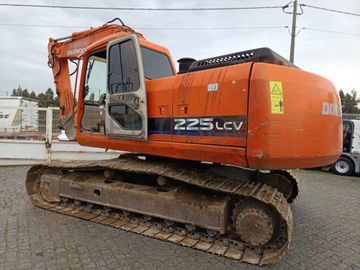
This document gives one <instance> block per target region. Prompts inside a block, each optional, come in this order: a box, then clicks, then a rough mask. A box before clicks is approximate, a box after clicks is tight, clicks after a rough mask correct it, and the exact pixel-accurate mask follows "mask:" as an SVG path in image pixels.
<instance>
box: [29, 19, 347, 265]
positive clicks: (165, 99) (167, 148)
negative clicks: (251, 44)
mask: <svg viewBox="0 0 360 270" xmlns="http://www.w3.org/2000/svg"><path fill="white" fill-rule="evenodd" d="M118 20H119V22H120V23H119V24H116V23H115V20H113V21H111V22H108V23H106V24H105V25H103V26H100V27H97V28H91V29H88V30H85V31H83V32H77V33H73V34H72V35H71V36H68V37H64V38H60V39H50V41H49V47H48V48H49V66H50V67H51V68H52V71H53V75H54V79H55V85H56V90H57V94H58V96H59V102H60V109H61V116H62V121H61V127H62V128H63V129H65V130H66V133H67V135H68V137H70V138H73V139H76V140H77V142H79V144H81V145H85V146H92V147H100V148H105V149H117V150H123V151H126V152H127V154H123V155H120V157H119V158H117V159H112V160H103V161H77V162H71V163H69V162H55V161H53V162H50V163H47V164H41V165H34V166H32V167H31V168H30V169H29V171H28V174H27V180H26V187H27V192H28V195H29V197H30V198H31V200H32V202H33V204H34V205H36V206H38V207H41V208H44V209H47V210H49V211H53V212H57V213H61V214H64V215H70V216H74V217H78V218H81V219H85V220H88V221H92V222H97V223H101V224H104V225H108V226H112V227H114V228H118V229H122V230H125V231H131V232H134V233H137V234H141V235H145V236H148V237H153V238H156V239H160V240H164V241H168V242H172V243H175V244H178V245H182V246H186V247H189V248H194V249H198V250H202V251H205V252H209V253H213V254H216V255H219V256H224V257H227V258H231V259H234V260H238V261H242V262H247V263H251V264H259V265H262V264H268V263H273V262H276V261H278V260H279V258H280V257H281V255H282V254H283V253H284V252H285V251H286V250H287V249H288V248H289V244H290V240H291V233H292V226H293V223H292V211H291V208H290V203H291V202H292V201H293V200H294V199H295V197H296V195H297V193H298V180H297V176H296V171H295V170H293V169H297V168H310V167H320V166H325V165H329V164H332V163H334V162H335V161H336V160H337V159H338V157H339V156H340V154H341V146H342V145H341V136H342V124H341V109H340V103H339V96H338V94H337V91H336V90H335V88H334V86H333V84H332V83H331V82H330V81H328V80H326V79H325V78H322V77H320V76H318V75H315V74H312V73H309V72H306V71H303V70H301V69H300V68H298V67H297V66H295V65H293V64H292V63H290V62H289V61H287V60H286V59H284V58H283V57H281V56H280V55H278V54H277V53H275V52H274V51H272V50H270V49H268V48H259V49H252V50H247V51H240V52H236V53H232V54H227V55H222V56H217V57H211V58H207V59H202V60H195V59H192V58H182V59H180V60H179V61H178V62H179V65H180V66H179V72H177V71H176V69H175V66H174V63H173V61H172V59H171V56H170V53H169V51H168V50H167V49H166V48H164V47H162V46H159V45H156V44H154V43H152V42H150V41H148V40H146V39H145V38H144V36H143V35H141V34H140V33H137V32H135V31H134V30H133V29H131V28H130V27H128V26H126V25H124V24H123V23H122V21H121V20H120V19H118ZM69 61H71V62H73V63H74V64H75V66H76V69H75V71H74V72H72V73H71V74H70V71H69ZM72 75H74V77H75V79H74V80H73V81H74V82H75V83H74V84H75V87H74V90H73V87H72V84H71V76H72ZM76 93H77V94H76Z"/></svg>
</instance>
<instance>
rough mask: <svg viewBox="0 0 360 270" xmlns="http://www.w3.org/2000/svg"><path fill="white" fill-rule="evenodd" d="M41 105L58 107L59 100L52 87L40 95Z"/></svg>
mask: <svg viewBox="0 0 360 270" xmlns="http://www.w3.org/2000/svg"><path fill="white" fill-rule="evenodd" d="M38 100H39V107H56V106H58V101H57V99H56V98H54V92H53V90H52V89H51V88H48V89H47V90H46V92H45V93H40V94H39V95H38Z"/></svg>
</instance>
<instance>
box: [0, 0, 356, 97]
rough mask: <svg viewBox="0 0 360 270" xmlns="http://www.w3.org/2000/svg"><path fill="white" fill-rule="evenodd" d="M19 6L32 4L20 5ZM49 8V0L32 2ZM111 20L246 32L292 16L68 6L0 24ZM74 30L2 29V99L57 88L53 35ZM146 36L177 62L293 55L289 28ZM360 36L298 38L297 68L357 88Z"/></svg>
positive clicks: (344, 26)
mask: <svg viewBox="0 0 360 270" xmlns="http://www.w3.org/2000/svg"><path fill="white" fill-rule="evenodd" d="M16 2H17V3H29V1H25V0H22V1H20V0H18V1H16ZM286 2H287V1H281V0H256V1H251V0H242V1H235V0H229V1H222V2H221V3H219V1H217V0H209V1H206V2H205V1H194V0H193V1H177V2H170V1H166V0H157V1H155V0H153V1H145V0H138V1H131V2H125V1H116V0H103V1H90V0H89V1H85V0H81V1H74V0H68V1H61V0H54V1H51V4H53V5H88V6H123V7H130V6H132V7H201V6H207V7H217V6H219V5H221V6H226V7H231V6H261V5H283V4H285V3H286ZM32 3H34V4H35V3H36V4H41V3H44V4H49V3H50V2H49V1H32ZM304 3H306V4H310V5H317V6H325V7H329V8H335V9H341V10H346V11H352V12H357V13H359V12H360V2H359V1H358V0H348V1H342V2H341V5H339V1H337V0H304ZM304 10H305V13H304V14H303V15H301V16H298V26H299V28H302V27H308V28H319V29H326V30H332V31H340V32H352V33H360V18H359V17H354V16H346V15H341V14H336V13H330V12H325V11H320V10H314V9H310V8H304ZM114 17H120V18H122V19H123V20H124V21H125V23H126V24H128V25H130V26H132V27H135V28H136V27H138V28H141V27H161V28H163V27H246V26H285V25H288V26H290V24H291V15H287V14H284V13H283V12H282V11H281V9H274V10H273V9H271V10H260V11H216V12H210V11H205V12H198V11H197V12H195V11H194V12H160V11H157V12H146V11H95V10H65V9H35V8H10V7H0V24H4V23H20V24H40V25H79V26H98V25H101V24H103V23H105V22H106V21H108V20H111V19H112V18H114ZM79 30H83V29H78V28H75V29H70V28H36V27H34V28H31V27H10V26H1V25H0V36H1V42H0V52H1V57H0V70H1V72H0V94H4V93H5V91H9V92H11V90H12V89H13V88H15V87H17V86H18V85H21V86H22V87H27V88H28V89H31V90H36V91H38V92H39V91H44V90H46V89H47V88H48V87H52V88H53V87H54V86H53V78H52V73H51V70H50V69H49V68H48V67H47V42H48V39H49V37H61V36H67V35H69V34H71V32H72V31H79ZM140 32H142V33H143V34H144V35H145V37H146V38H147V39H148V40H150V41H152V42H154V43H158V44H161V45H163V46H166V47H167V48H168V49H169V50H170V52H171V53H172V55H173V57H174V61H176V60H177V59H178V58H180V57H185V56H189V57H193V58H196V59H200V58H204V57H210V56H216V55H221V54H224V53H230V52H235V51H241V50H246V49H251V48H256V47H263V46H265V47H270V48H272V49H273V50H274V51H276V52H278V53H279V54H281V55H283V56H284V57H286V58H287V57H288V56H289V47H290V35H289V34H288V32H287V30H286V29H251V30H249V29H248V30H213V31H208V30H202V31H201V30H197V31H179V30H177V31H176V30H151V29H147V30H143V31H140ZM359 48H360V36H347V35H339V34H331V33H323V32H314V31H309V30H302V31H301V32H300V33H299V35H298V36H297V40H296V54H295V63H296V64H297V65H298V66H300V67H301V68H303V69H305V70H309V71H311V72H314V73H317V74H320V75H323V76H326V77H327V78H328V79H330V80H332V81H333V82H334V83H335V85H336V86H337V88H342V89H344V90H345V91H350V90H351V89H353V88H356V89H358V90H360V76H359V74H360V64H359V63H360V50H359Z"/></svg>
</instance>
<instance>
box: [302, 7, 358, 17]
mask: <svg viewBox="0 0 360 270" xmlns="http://www.w3.org/2000/svg"><path fill="white" fill-rule="evenodd" d="M300 6H303V7H309V8H314V9H319V10H324V11H330V12H336V13H340V14H346V15H352V16H358V17H360V14H359V13H353V12H347V11H342V10H337V9H331V8H324V7H318V6H312V5H307V4H300Z"/></svg>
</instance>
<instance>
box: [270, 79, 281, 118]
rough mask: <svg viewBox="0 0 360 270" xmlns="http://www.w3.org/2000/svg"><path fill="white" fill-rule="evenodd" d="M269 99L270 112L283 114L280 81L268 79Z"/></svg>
mask: <svg viewBox="0 0 360 270" xmlns="http://www.w3.org/2000/svg"><path fill="white" fill-rule="evenodd" d="M270 100H271V113H272V114H283V113H284V98H283V90H282V82H276V81H270Z"/></svg>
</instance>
